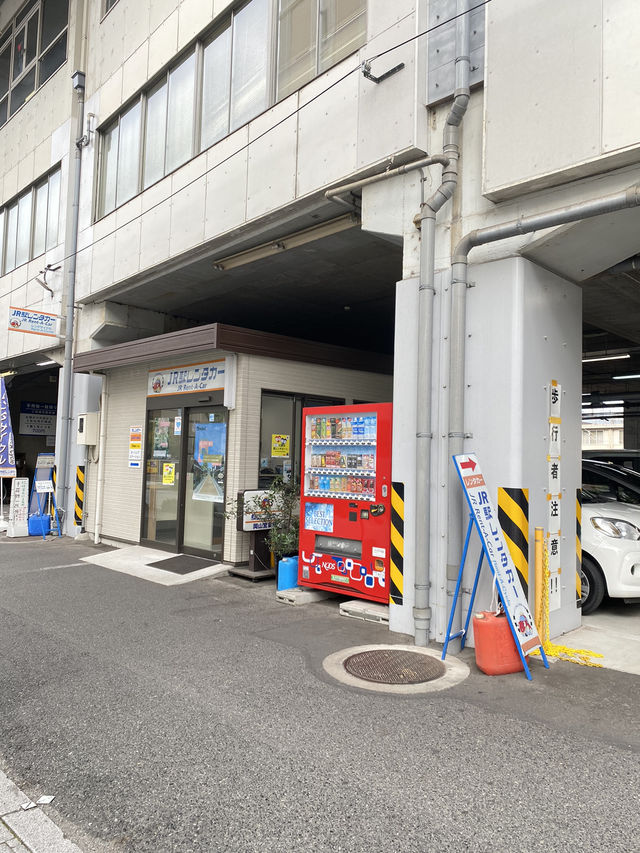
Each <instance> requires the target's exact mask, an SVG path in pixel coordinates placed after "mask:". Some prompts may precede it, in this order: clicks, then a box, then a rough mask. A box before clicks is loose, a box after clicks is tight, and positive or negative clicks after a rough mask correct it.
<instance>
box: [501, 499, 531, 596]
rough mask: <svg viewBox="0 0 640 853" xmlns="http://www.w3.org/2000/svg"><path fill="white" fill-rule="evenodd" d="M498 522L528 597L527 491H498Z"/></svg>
mask: <svg viewBox="0 0 640 853" xmlns="http://www.w3.org/2000/svg"><path fill="white" fill-rule="evenodd" d="M498 521H499V522H500V527H501V528H502V532H503V533H504V538H505V540H506V542H507V547H508V548H509V553H510V554H511V559H512V560H513V562H514V564H515V567H516V569H517V570H518V575H519V576H520V583H521V584H522V589H523V590H524V594H525V597H526V598H528V597H529V489H502V488H500V489H498Z"/></svg>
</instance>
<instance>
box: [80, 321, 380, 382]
mask: <svg viewBox="0 0 640 853" xmlns="http://www.w3.org/2000/svg"><path fill="white" fill-rule="evenodd" d="M212 349H215V350H221V351H224V352H232V353H245V354H249V355H258V356H265V357H268V358H282V359H286V360H288V361H302V362H307V363H310V364H324V365H328V366H330V367H342V368H345V369H351V370H366V371H369V372H371V373H387V374H390V373H392V372H393V359H392V357H391V356H390V355H388V354H385V353H375V352H365V351H363V350H356V349H350V348H348V347H340V346H334V345H332V344H325V343H319V342H317V341H308V340H303V339H302V338H290V337H287V336H286V335H275V334H272V333H270V332H259V331H256V330H255V329H242V328H240V327H238V326H227V325H225V324H224V323H211V324H210V325H207V326H196V327H195V328H191V329H184V330H183V331H180V332H170V333H169V334H167V335H155V336H154V337H151V338H141V339H140V340H137V341H127V342H126V343H123V344H116V345H114V346H110V347H103V348H102V349H97V350H90V351H89V352H83V353H79V354H78V355H76V356H75V358H74V371H75V372H76V373H88V372H90V371H99V372H102V371H104V370H110V369H112V368H115V367H124V366H125V365H128V364H137V363H140V362H146V361H150V360H151V359H156V358H175V357H176V356H183V355H187V354H189V355H192V354H193V353H194V352H199V351H205V350H207V351H210V350H212Z"/></svg>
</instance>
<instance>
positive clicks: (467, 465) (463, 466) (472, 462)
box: [460, 459, 476, 471]
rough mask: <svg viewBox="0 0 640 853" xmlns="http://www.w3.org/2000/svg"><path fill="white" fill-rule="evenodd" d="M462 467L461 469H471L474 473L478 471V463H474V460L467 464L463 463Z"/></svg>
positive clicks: (468, 461) (469, 460)
mask: <svg viewBox="0 0 640 853" xmlns="http://www.w3.org/2000/svg"><path fill="white" fill-rule="evenodd" d="M460 467H461V468H471V470H472V471H475V470H476V463H475V462H474V461H473V459H468V460H467V461H466V462H461V463H460Z"/></svg>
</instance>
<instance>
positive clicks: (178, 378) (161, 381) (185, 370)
mask: <svg viewBox="0 0 640 853" xmlns="http://www.w3.org/2000/svg"><path fill="white" fill-rule="evenodd" d="M225 374H226V371H225V359H224V358H218V359H214V360H212V361H205V362H201V363H200V364H181V365H177V366H175V367H167V368H159V369H157V370H150V371H149V376H148V380H147V397H168V396H170V395H171V394H195V393H202V392H203V391H222V390H224V387H225Z"/></svg>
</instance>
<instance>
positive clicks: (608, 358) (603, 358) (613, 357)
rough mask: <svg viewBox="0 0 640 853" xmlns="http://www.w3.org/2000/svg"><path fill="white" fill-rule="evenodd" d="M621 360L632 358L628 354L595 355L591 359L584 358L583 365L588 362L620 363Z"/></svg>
mask: <svg viewBox="0 0 640 853" xmlns="http://www.w3.org/2000/svg"><path fill="white" fill-rule="evenodd" d="M621 358H631V356H630V355H629V353H628V352H626V353H624V355H594V356H593V357H591V358H583V359H582V363H583V364H586V363H587V362H588V361H618V359H621Z"/></svg>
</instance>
